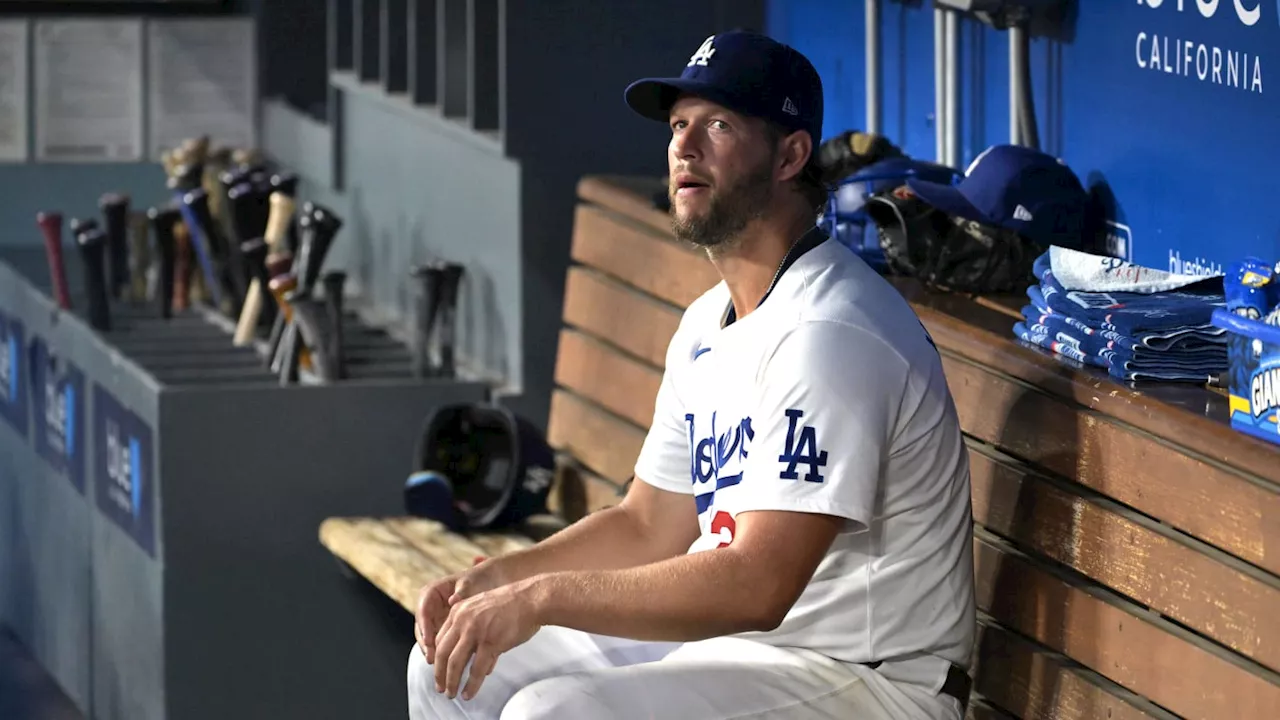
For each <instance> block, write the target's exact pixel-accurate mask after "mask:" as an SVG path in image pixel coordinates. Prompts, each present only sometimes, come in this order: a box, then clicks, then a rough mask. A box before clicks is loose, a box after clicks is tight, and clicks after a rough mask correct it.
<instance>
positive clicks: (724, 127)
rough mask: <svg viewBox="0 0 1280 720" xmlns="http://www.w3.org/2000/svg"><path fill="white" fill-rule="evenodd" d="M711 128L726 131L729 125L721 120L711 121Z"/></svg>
mask: <svg viewBox="0 0 1280 720" xmlns="http://www.w3.org/2000/svg"><path fill="white" fill-rule="evenodd" d="M711 127H712V128H713V129H715V130H728V129H729V123H727V122H725V121H723V120H712V121H711Z"/></svg>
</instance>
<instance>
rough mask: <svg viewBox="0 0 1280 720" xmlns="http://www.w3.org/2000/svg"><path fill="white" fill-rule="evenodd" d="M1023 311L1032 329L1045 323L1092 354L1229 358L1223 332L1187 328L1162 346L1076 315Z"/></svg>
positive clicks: (1162, 359)
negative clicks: (1210, 333) (1095, 325)
mask: <svg viewBox="0 0 1280 720" xmlns="http://www.w3.org/2000/svg"><path fill="white" fill-rule="evenodd" d="M1022 315H1023V317H1024V318H1025V320H1026V323H1027V326H1028V327H1029V328H1031V329H1032V330H1035V328H1036V326H1043V327H1044V328H1045V330H1046V331H1047V332H1049V333H1050V334H1052V335H1053V336H1054V338H1055V339H1056V340H1058V341H1059V342H1070V343H1073V344H1075V345H1076V346H1078V347H1079V348H1080V349H1081V350H1082V351H1083V352H1085V353H1087V354H1089V355H1096V356H1098V357H1107V358H1119V359H1121V360H1132V361H1137V362H1152V363H1175V362H1197V363H1198V362H1203V361H1207V362H1212V363H1219V364H1221V365H1222V366H1223V367H1225V366H1226V362H1227V346H1226V343H1225V339H1224V338H1223V337H1222V336H1205V335H1202V334H1200V333H1197V332H1194V331H1184V332H1182V333H1180V334H1178V335H1177V336H1176V337H1174V338H1172V339H1168V340H1165V341H1163V343H1162V346H1161V347H1152V346H1151V345H1149V344H1144V343H1142V342H1139V341H1137V340H1135V339H1134V338H1130V337H1126V336H1124V335H1120V334H1119V333H1116V332H1114V331H1112V330H1103V329H1099V328H1091V327H1089V326H1088V325H1086V324H1084V323H1082V322H1080V321H1079V320H1076V319H1074V318H1069V317H1066V316H1063V315H1057V314H1054V313H1045V312H1041V311H1040V309H1039V308H1036V307H1035V306H1034V305H1027V306H1025V307H1023V308H1022ZM1148 340H1154V338H1148Z"/></svg>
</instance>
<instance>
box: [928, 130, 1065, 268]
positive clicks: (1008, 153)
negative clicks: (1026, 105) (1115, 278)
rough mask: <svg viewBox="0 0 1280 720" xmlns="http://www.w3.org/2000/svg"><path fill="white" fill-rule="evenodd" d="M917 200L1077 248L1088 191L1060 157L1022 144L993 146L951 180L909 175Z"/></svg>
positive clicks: (1034, 238) (1036, 239)
mask: <svg viewBox="0 0 1280 720" xmlns="http://www.w3.org/2000/svg"><path fill="white" fill-rule="evenodd" d="M907 186H908V187H910V188H911V190H912V191H913V192H915V194H916V195H919V196H920V199H922V200H924V201H925V202H926V203H928V204H929V205H932V206H933V207H935V208H937V209H939V210H941V211H943V212H945V213H947V214H948V215H955V216H958V217H962V218H967V219H969V220H975V221H977V222H980V223H982V224H984V225H993V226H996V227H1002V228H1007V229H1009V230H1013V231H1015V232H1017V233H1020V234H1021V235H1023V236H1024V237H1026V238H1028V239H1029V240H1031V241H1032V242H1035V243H1038V244H1041V245H1062V246H1065V247H1079V246H1080V244H1081V242H1082V241H1083V236H1084V230H1085V208H1086V207H1087V206H1088V194H1087V193H1086V192H1085V190H1084V186H1083V185H1081V184H1080V179H1079V178H1077V177H1076V174H1075V173H1074V172H1072V171H1071V168H1069V167H1067V164H1066V163H1064V162H1062V161H1061V160H1059V159H1058V158H1055V157H1053V156H1052V155H1048V154H1046V153H1044V152H1041V151H1039V150H1033V149H1031V148H1027V147H1022V146H1020V145H993V146H991V147H989V148H987V149H986V150H984V151H983V152H982V154H980V155H978V157H977V158H975V159H974V161H973V162H972V163H970V164H969V168H968V169H967V170H966V171H965V175H964V178H962V179H961V180H960V182H958V183H957V184H955V185H946V184H942V183H936V182H929V181H927V180H923V179H917V178H911V179H909V180H907Z"/></svg>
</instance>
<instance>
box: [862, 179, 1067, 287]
mask: <svg viewBox="0 0 1280 720" xmlns="http://www.w3.org/2000/svg"><path fill="white" fill-rule="evenodd" d="M867 214H868V215H869V216H870V217H871V219H872V221H874V222H875V224H876V230H877V234H878V236H879V238H880V248H881V250H883V251H884V256H885V261H886V263H887V264H888V266H889V269H890V271H892V272H893V273H895V274H899V275H906V276H909V277H914V278H916V279H918V280H920V281H921V282H922V283H924V285H925V286H926V287H929V288H931V289H938V290H951V291H954V292H962V293H969V294H984V293H1009V292H1022V291H1024V290H1026V289H1027V287H1028V286H1030V285H1031V284H1033V283H1034V282H1035V278H1034V276H1033V275H1032V273H1031V264H1032V263H1033V262H1034V261H1035V259H1036V257H1037V256H1039V255H1040V253H1041V252H1042V250H1041V249H1040V248H1037V247H1036V246H1035V244H1033V243H1032V242H1030V241H1029V240H1027V239H1025V238H1023V237H1022V236H1021V235H1019V234H1018V233H1016V232H1013V231H1011V230H1005V229H1003V228H997V227H991V226H989V225H983V224H982V223H977V222H973V221H972V220H966V219H964V218H956V217H952V216H950V215H947V214H946V213H944V212H942V211H941V210H937V209H936V208H933V207H931V206H930V205H928V204H926V203H925V202H924V201H923V200H921V199H920V198H919V197H917V196H916V195H915V193H913V192H911V190H910V189H909V188H908V187H907V186H905V185H903V186H900V187H897V188H894V189H893V190H890V191H887V192H883V193H879V194H877V195H873V196H872V197H871V198H869V199H868V200H867Z"/></svg>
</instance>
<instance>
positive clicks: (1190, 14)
mask: <svg viewBox="0 0 1280 720" xmlns="http://www.w3.org/2000/svg"><path fill="white" fill-rule="evenodd" d="M1075 5H1076V12H1075V15H1076V17H1075V18H1074V22H1073V23H1071V25H1070V26H1069V28H1068V30H1069V33H1073V35H1074V36H1073V37H1071V36H1069V37H1068V39H1066V40H1064V41H1053V40H1046V39H1037V40H1036V41H1035V42H1034V43H1033V44H1032V50H1031V54H1032V77H1033V82H1034V85H1035V96H1036V110H1037V116H1038V120H1039V129H1040V139H1041V144H1042V147H1043V148H1044V149H1046V150H1047V151H1050V152H1053V153H1055V154H1057V155H1059V156H1061V157H1063V158H1064V159H1065V160H1066V161H1067V162H1068V163H1069V164H1070V165H1071V166H1072V168H1074V169H1075V171H1076V173H1077V174H1078V175H1080V177H1081V179H1082V180H1083V181H1085V183H1086V184H1087V185H1089V186H1090V187H1091V189H1093V190H1094V191H1095V192H1096V193H1098V194H1100V195H1102V196H1106V195H1107V194H1111V195H1113V196H1114V198H1115V201H1114V209H1113V211H1112V214H1113V217H1112V218H1111V219H1113V220H1115V221H1117V222H1119V223H1123V224H1124V225H1126V226H1127V227H1128V228H1129V230H1128V232H1129V233H1130V235H1131V253H1130V255H1131V257H1132V258H1133V259H1134V260H1136V261H1138V262H1140V263H1142V264H1144V265H1149V266H1153V267H1161V268H1170V269H1182V270H1185V271H1196V270H1197V268H1196V267H1186V265H1192V266H1200V269H1208V270H1213V271H1220V269H1221V266H1222V265H1224V264H1225V263H1227V262H1230V261H1231V260H1233V259H1235V258H1236V257H1239V256H1241V255H1244V254H1256V255H1260V256H1262V257H1264V258H1268V259H1272V260H1275V259H1280V213H1277V212H1275V211H1274V210H1272V203H1271V201H1270V199H1269V198H1268V197H1267V196H1266V194H1265V193H1266V192H1267V189H1268V188H1269V187H1270V185H1271V184H1272V181H1271V168H1272V165H1273V164H1274V163H1275V162H1276V158H1278V157H1280V133H1276V132H1275V131H1274V129H1273V126H1274V123H1275V121H1276V120H1277V119H1278V118H1280V101H1278V100H1276V99H1273V96H1275V94H1276V92H1277V91H1276V90H1272V94H1271V96H1269V95H1267V94H1266V88H1267V81H1268V80H1269V79H1270V76H1269V73H1270V72H1274V71H1277V70H1274V69H1280V2H1278V3H1272V2H1264V1H1262V0H1077V2H1076V3H1075ZM1151 5H1155V6H1156V7H1151ZM1241 11H1243V12H1241ZM863 12H864V10H863V3H862V2H861V0H774V2H772V3H771V4H770V7H769V12H768V21H769V25H768V31H769V32H770V34H772V35H774V36H775V37H777V38H779V39H781V40H783V41H785V42H789V43H791V44H793V45H795V46H796V47H797V48H799V49H800V50H802V51H803V52H805V53H806V54H808V55H809V56H810V57H811V58H812V59H813V60H814V63H815V64H816V65H817V66H818V70H819V72H821V73H822V75H823V78H824V81H826V86H827V90H828V105H827V106H828V112H827V115H826V118H825V123H826V124H825V128H826V134H827V135H828V136H830V135H833V134H835V133H836V132H838V131H840V130H842V129H845V128H860V127H863V126H864V125H865V121H864V110H863V107H864V105H863V98H862V96H863V93H864V89H863V81H862V63H863V60H862V57H863V34H862V30H861V25H862V17H863ZM1242 15H1243V19H1242ZM881 20H882V27H881V42H882V47H883V51H884V56H883V62H884V66H885V67H884V71H885V72H884V77H883V81H882V82H883V85H884V111H885V112H884V130H885V132H887V133H888V134H889V135H891V136H892V137H893V139H894V140H895V141H897V142H898V143H899V144H900V145H902V146H903V147H904V148H905V149H906V150H907V151H908V152H909V153H911V154H912V155H915V156H917V157H924V158H931V159H932V158H934V139H933V129H932V120H931V113H932V110H933V9H932V5H931V4H930V3H923V4H919V5H914V4H908V5H904V4H901V3H897V2H886V3H884V6H883V9H882V11H881ZM1249 22H1252V24H1248V23H1249ZM960 27H961V29H960V38H961V39H960V48H961V63H960V71H959V78H960V102H961V108H960V130H959V133H960V147H961V153H960V154H961V158H960V159H961V162H962V164H967V163H968V162H969V161H970V160H971V159H972V158H973V157H974V156H975V155H976V154H977V153H978V152H981V150H982V149H983V148H985V147H986V146H988V145H990V144H994V143H999V142H1006V141H1007V140H1008V137H1009V128H1008V118H1009V101H1008V93H1009V89H1008V57H1009V50H1008V41H1007V36H1006V35H1005V34H1004V33H1001V32H998V31H995V30H992V29H990V28H986V27H985V26H980V25H978V24H977V23H975V22H972V21H962V22H961V25H960ZM1153 45H1154V50H1153ZM1153 52H1154V53H1155V54H1156V62H1155V64H1154V65H1153V57H1152V56H1153ZM1187 58H1190V61H1189V62H1188V61H1187ZM1233 68H1236V69H1237V72H1235V73H1233V72H1232V69H1233ZM1273 68H1274V69H1273ZM1215 69H1216V71H1217V72H1216V73H1215ZM829 78H838V79H836V80H834V81H832V80H830V79H829ZM1202 78H1203V79H1202ZM1255 78H1256V80H1257V82H1256V83H1255ZM832 94H835V95H839V96H841V97H832ZM849 96H852V97H849Z"/></svg>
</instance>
